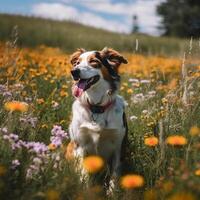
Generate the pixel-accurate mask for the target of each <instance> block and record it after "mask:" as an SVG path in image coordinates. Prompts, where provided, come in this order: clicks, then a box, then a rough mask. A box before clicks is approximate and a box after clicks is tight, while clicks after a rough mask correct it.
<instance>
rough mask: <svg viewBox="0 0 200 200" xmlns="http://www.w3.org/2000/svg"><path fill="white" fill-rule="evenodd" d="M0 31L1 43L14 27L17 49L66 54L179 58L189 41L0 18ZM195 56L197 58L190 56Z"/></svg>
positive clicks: (7, 37)
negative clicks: (53, 49)
mask: <svg viewBox="0 0 200 200" xmlns="http://www.w3.org/2000/svg"><path fill="white" fill-rule="evenodd" d="M0 27H1V31H0V40H3V41H7V40H10V38H12V37H13V34H11V33H12V32H13V28H14V27H15V28H16V27H17V35H18V44H19V45H20V46H26V47H35V46H38V45H41V44H45V45H47V46H52V47H60V48H61V49H63V50H65V51H66V52H72V51H74V50H75V49H76V48H77V47H83V48H85V49H88V50H89V49H97V50H98V49H102V48H103V47H104V46H111V47H113V48H114V49H117V50H119V51H124V52H131V53H143V54H148V55H152V54H154V55H155V54H156V55H170V56H180V55H181V56H182V55H183V52H185V51H186V50H187V49H189V46H190V38H189V39H188V40H183V39H182V40H181V39H177V38H166V37H160V38H158V37H151V36H148V35H143V34H132V35H127V34H118V33H113V32H108V31H105V30H101V29H95V28H92V27H87V26H83V25H80V24H77V23H74V22H58V21H52V20H44V19H40V18H33V17H22V16H17V15H16V16H13V15H6V14H0ZM14 35H15V34H14ZM137 45H138V48H137ZM193 46H195V48H197V47H198V46H199V44H198V42H193ZM195 55H198V54H197V53H196V54H193V56H195Z"/></svg>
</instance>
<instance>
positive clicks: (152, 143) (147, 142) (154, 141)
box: [144, 136, 158, 147]
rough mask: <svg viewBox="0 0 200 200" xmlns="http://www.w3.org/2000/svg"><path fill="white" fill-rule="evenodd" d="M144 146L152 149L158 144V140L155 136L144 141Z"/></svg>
mask: <svg viewBox="0 0 200 200" xmlns="http://www.w3.org/2000/svg"><path fill="white" fill-rule="evenodd" d="M144 144H145V145H147V146H150V147H154V146H156V145H157V144H158V138H157V137H155V136H151V137H148V138H145V139H144Z"/></svg>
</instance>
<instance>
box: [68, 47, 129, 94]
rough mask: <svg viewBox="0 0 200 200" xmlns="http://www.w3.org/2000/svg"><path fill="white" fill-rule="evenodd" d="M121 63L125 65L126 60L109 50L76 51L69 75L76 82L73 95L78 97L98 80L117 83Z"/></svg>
mask: <svg viewBox="0 0 200 200" xmlns="http://www.w3.org/2000/svg"><path fill="white" fill-rule="evenodd" d="M122 63H124V64H126V63H127V60H126V59H125V58H124V57H123V56H122V55H120V54H119V53H118V52H117V51H115V50H113V49H110V48H104V49H103V50H102V51H85V50H84V49H78V50H77V51H76V52H75V53H73V54H72V56H71V64H72V66H73V69H72V70H71V75H72V78H73V79H74V80H75V81H77V82H76V84H75V86H76V87H75V91H74V95H75V96H76V97H79V96H80V95H81V94H82V92H84V91H86V90H88V89H89V88H92V87H93V86H94V85H96V84H97V83H98V82H99V80H100V79H105V80H107V81H109V82H110V83H111V84H112V83H114V82H116V81H119V75H118V68H119V66H120V65H121V64H122Z"/></svg>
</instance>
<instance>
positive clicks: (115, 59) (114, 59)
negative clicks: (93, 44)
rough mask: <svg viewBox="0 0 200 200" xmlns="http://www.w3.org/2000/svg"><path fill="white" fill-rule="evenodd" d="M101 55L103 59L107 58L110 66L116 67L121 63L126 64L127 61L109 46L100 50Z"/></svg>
mask: <svg viewBox="0 0 200 200" xmlns="http://www.w3.org/2000/svg"><path fill="white" fill-rule="evenodd" d="M100 53H101V56H102V57H103V58H104V59H107V60H108V62H109V64H111V65H112V67H114V68H115V67H116V68H118V67H119V66H120V65H121V64H122V63H124V64H127V63H128V61H127V60H126V59H125V58H124V57H123V56H122V55H121V54H120V53H119V52H117V51H115V50H114V49H111V48H107V47H104V49H103V50H101V51H100Z"/></svg>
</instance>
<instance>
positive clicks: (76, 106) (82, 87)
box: [67, 48, 127, 176]
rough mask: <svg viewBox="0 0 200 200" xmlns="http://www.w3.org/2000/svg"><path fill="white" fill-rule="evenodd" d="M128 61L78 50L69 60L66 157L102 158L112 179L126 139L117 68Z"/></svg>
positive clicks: (111, 53) (111, 52)
mask: <svg viewBox="0 0 200 200" xmlns="http://www.w3.org/2000/svg"><path fill="white" fill-rule="evenodd" d="M122 63H124V64H126V63H127V60H126V59H125V58H124V57H123V56H122V55H120V54H119V53H118V52H117V51H115V50H113V49H109V48H104V49H103V50H102V51H85V50H83V49H78V50H77V51H76V52H75V53H74V54H73V55H72V56H71V64H72V65H73V69H72V71H71V74H72V78H73V79H74V80H75V81H76V82H75V84H74V85H73V87H72V93H73V95H74V96H75V98H76V100H75V101H74V103H73V106H72V114H73V115H72V121H71V124H70V127H69V132H70V138H71V142H70V145H68V150H67V151H68V152H67V153H68V154H70V153H73V155H74V156H77V157H81V158H84V157H85V156H89V155H99V156H101V157H102V158H103V159H104V160H105V162H106V163H107V165H108V166H109V170H110V173H111V174H112V175H117V176H118V175H119V174H120V166H121V160H122V159H123V156H122V152H123V151H124V149H123V148H124V147H123V146H124V145H123V143H124V144H125V141H126V139H127V124H126V117H125V112H124V109H125V103H124V100H123V98H122V97H121V96H119V95H118V94H117V93H118V88H119V84H120V76H119V74H118V68H119V66H120V65H121V64H122Z"/></svg>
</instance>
